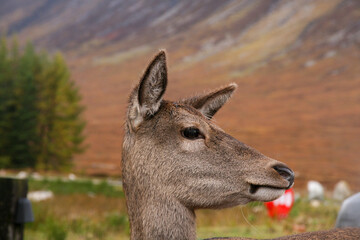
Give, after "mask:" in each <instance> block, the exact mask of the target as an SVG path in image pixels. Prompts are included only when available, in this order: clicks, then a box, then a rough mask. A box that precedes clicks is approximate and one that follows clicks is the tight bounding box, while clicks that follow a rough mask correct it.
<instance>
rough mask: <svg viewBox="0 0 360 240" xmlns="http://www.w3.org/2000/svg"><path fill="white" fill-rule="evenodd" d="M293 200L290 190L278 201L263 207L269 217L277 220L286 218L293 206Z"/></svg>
mask: <svg viewBox="0 0 360 240" xmlns="http://www.w3.org/2000/svg"><path fill="white" fill-rule="evenodd" d="M294 199H295V198H294V191H293V190H292V188H291V189H288V190H286V191H285V193H284V194H283V195H282V196H281V197H279V198H278V199H276V200H274V201H272V202H266V203H265V206H266V208H267V210H268V214H269V216H270V217H272V218H277V219H284V218H286V217H287V216H288V215H289V213H290V210H291V208H292V206H293V205H294Z"/></svg>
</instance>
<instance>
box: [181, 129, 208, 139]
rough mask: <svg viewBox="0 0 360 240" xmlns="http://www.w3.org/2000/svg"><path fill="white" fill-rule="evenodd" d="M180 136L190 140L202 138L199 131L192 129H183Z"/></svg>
mask: <svg viewBox="0 0 360 240" xmlns="http://www.w3.org/2000/svg"><path fill="white" fill-rule="evenodd" d="M182 135H183V136H184V137H185V138H187V139H190V140H194V139H198V138H204V136H203V135H202V134H201V132H200V130H199V129H197V128H194V127H189V128H185V129H184V130H183V131H182Z"/></svg>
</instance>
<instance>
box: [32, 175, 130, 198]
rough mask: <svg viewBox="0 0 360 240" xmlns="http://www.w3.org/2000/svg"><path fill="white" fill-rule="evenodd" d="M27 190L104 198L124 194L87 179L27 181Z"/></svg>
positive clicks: (112, 187)
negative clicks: (93, 195)
mask: <svg viewBox="0 0 360 240" xmlns="http://www.w3.org/2000/svg"><path fill="white" fill-rule="evenodd" d="M29 189H30V191H36V190H50V191H52V192H53V193H54V194H58V195H71V194H95V195H103V196H106V197H121V198H123V197H124V192H123V191H122V189H121V187H116V186H113V185H110V184H108V183H107V182H106V181H104V180H102V181H100V182H99V183H94V182H93V181H92V180H89V179H88V180H80V181H64V180H62V179H60V178H57V179H55V180H53V179H51V180H50V179H44V180H40V181H39V180H35V179H29Z"/></svg>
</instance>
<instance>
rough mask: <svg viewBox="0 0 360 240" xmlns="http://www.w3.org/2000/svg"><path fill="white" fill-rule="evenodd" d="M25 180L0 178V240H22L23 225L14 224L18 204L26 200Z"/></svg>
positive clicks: (26, 185)
mask: <svg viewBox="0 0 360 240" xmlns="http://www.w3.org/2000/svg"><path fill="white" fill-rule="evenodd" d="M27 192H28V181H27V179H17V178H0V239H1V240H22V239H23V235H24V223H16V214H17V208H18V202H19V199H21V198H26V195H27Z"/></svg>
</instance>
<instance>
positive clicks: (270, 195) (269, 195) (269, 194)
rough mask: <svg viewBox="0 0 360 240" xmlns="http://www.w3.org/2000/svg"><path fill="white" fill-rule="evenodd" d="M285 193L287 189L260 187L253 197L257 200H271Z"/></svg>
mask: <svg viewBox="0 0 360 240" xmlns="http://www.w3.org/2000/svg"><path fill="white" fill-rule="evenodd" d="M284 193H285V189H277V188H270V187H259V189H257V191H256V192H255V193H254V194H251V198H252V199H253V200H255V201H262V202H269V201H273V200H275V199H277V198H279V197H281V195H283V194H284Z"/></svg>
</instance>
